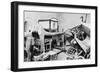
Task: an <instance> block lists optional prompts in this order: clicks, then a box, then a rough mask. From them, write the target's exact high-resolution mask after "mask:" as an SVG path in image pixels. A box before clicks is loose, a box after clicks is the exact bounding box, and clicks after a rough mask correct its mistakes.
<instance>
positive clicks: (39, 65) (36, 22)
mask: <svg viewBox="0 0 100 73" xmlns="http://www.w3.org/2000/svg"><path fill="white" fill-rule="evenodd" d="M11 10H12V11H11V12H12V24H11V25H12V28H11V29H12V48H11V70H12V71H27V70H28V71H30V70H47V69H63V68H77V67H94V66H97V7H96V6H84V5H83V6H81V5H67V4H66V5H64V4H49V3H31V2H12V9H11Z"/></svg>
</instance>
